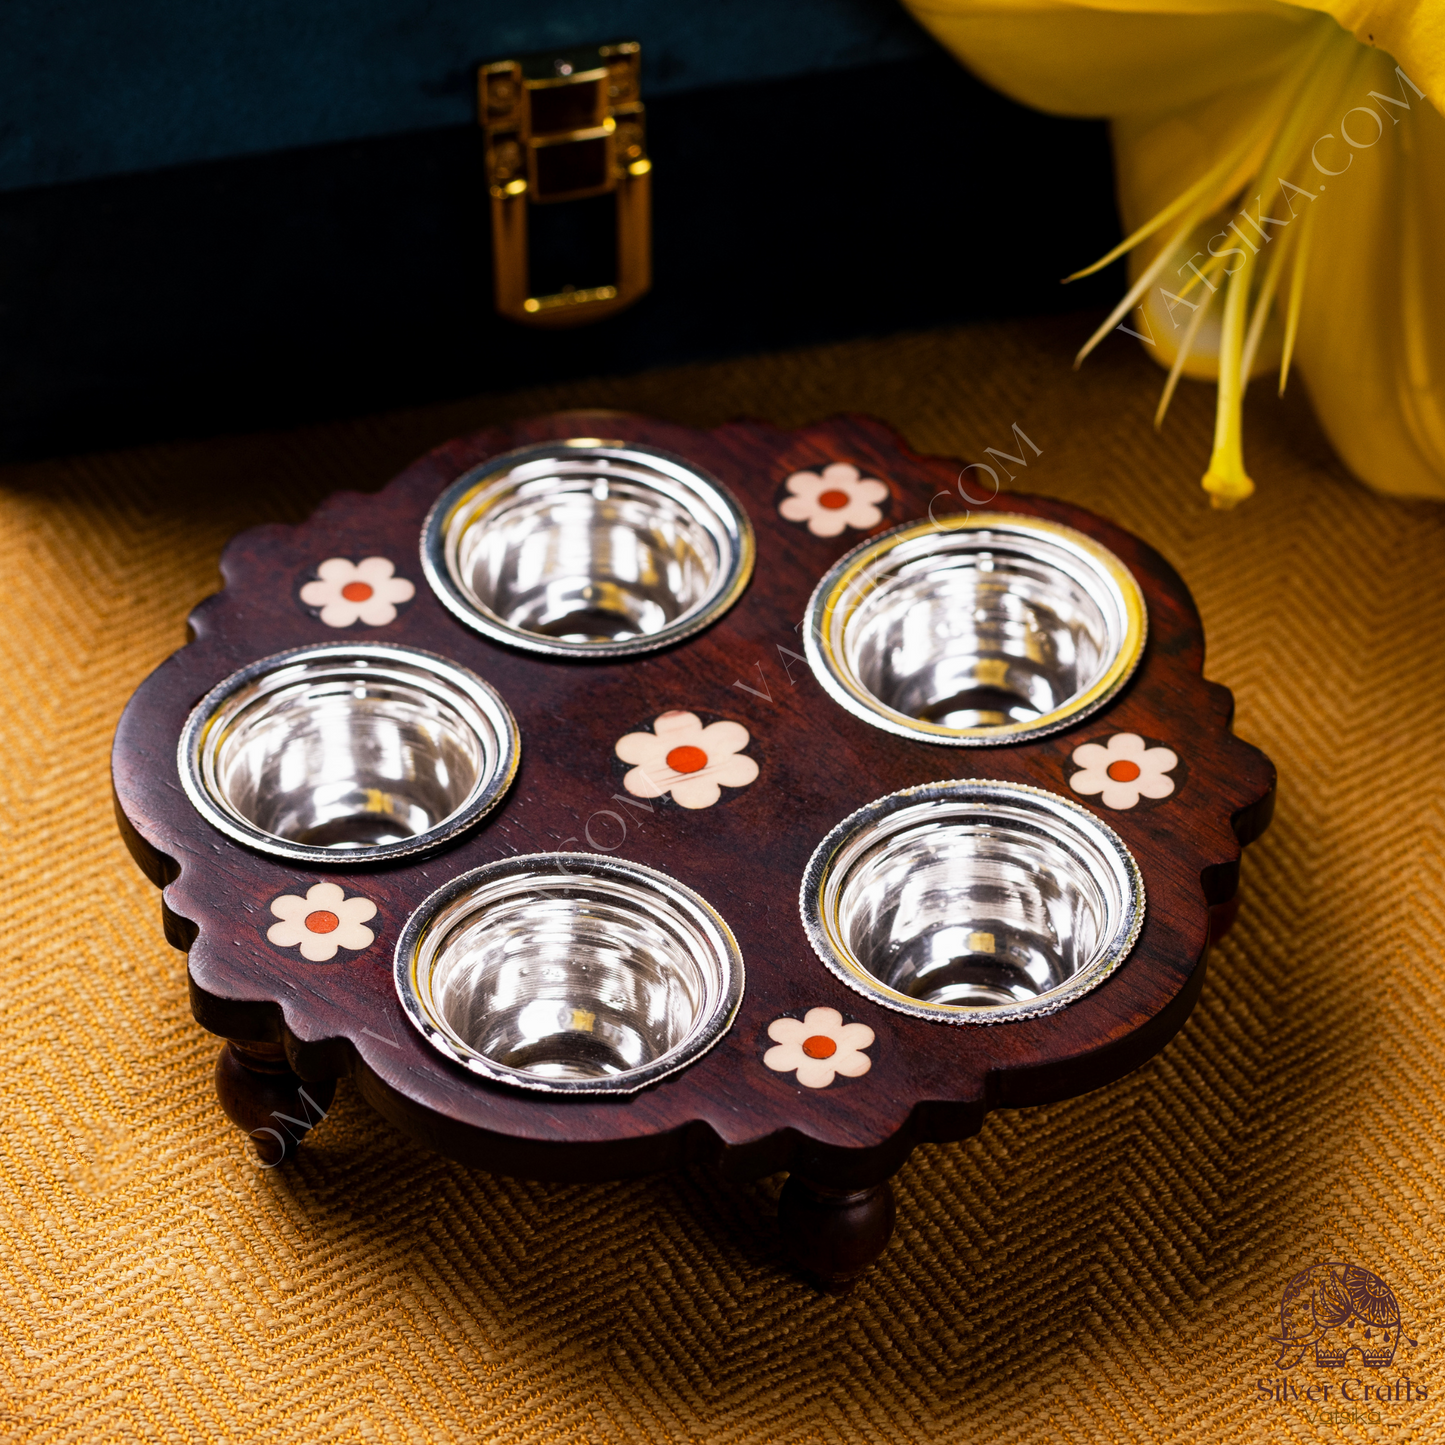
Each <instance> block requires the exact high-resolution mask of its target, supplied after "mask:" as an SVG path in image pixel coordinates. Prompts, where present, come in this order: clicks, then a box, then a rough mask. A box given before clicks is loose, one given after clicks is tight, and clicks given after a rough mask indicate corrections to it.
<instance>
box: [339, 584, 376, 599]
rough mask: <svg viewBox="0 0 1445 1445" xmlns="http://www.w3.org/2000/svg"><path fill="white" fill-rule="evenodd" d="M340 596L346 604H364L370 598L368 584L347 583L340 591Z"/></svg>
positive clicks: (369, 585)
mask: <svg viewBox="0 0 1445 1445" xmlns="http://www.w3.org/2000/svg"><path fill="white" fill-rule="evenodd" d="M341 595H342V596H343V597H344V598H346V600H347V601H348V602H365V601H366V599H367V598H368V597H370V596H371V583H370V582H348V583H347V584H346V586H345V587H343V588H342V589H341Z"/></svg>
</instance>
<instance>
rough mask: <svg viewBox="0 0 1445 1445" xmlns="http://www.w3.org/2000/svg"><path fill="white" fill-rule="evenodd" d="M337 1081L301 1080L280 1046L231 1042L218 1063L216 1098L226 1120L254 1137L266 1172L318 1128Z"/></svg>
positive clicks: (329, 1104)
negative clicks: (293, 1070) (294, 1072)
mask: <svg viewBox="0 0 1445 1445" xmlns="http://www.w3.org/2000/svg"><path fill="white" fill-rule="evenodd" d="M335 1095H336V1080H335V1079H323V1080H319V1081H309V1080H308V1081H303V1080H302V1079H300V1078H299V1077H298V1076H297V1075H296V1074H293V1073H292V1072H291V1066H290V1065H289V1064H288V1063H287V1062H286V1053H285V1050H284V1049H282V1047H281V1045H280V1044H257V1043H239V1042H237V1041H235V1040H231V1041H229V1042H228V1043H227V1044H226V1046H225V1047H224V1048H223V1049H222V1050H221V1056H220V1058H218V1059H217V1060H216V1096H217V1098H219V1099H220V1101H221V1108H222V1109H223V1110H224V1111H225V1115H226V1117H227V1118H228V1119H229V1120H230V1121H231V1122H232V1123H233V1124H235V1125H236V1126H237V1127H238V1128H241V1129H244V1130H245V1131H246V1133H247V1134H249V1135H250V1136H251V1141H252V1143H254V1144H255V1146H256V1153H257V1155H258V1156H259V1158H260V1160H261V1167H262V1168H263V1169H274V1168H275V1167H276V1165H278V1164H280V1163H281V1162H282V1161H283V1160H286V1159H289V1158H290V1157H291V1156H292V1155H293V1154H294V1153H295V1152H296V1148H297V1145H299V1144H300V1142H301V1140H302V1139H303V1138H304V1137H305V1135H306V1134H307V1132H308V1131H309V1130H311V1129H312V1128H314V1127H315V1126H316V1125H317V1124H319V1123H320V1122H321V1121H322V1120H323V1119H324V1118H325V1117H326V1111H327V1110H328V1109H329V1108H330V1107H331V1100H332V1099H333V1098H334V1097H335Z"/></svg>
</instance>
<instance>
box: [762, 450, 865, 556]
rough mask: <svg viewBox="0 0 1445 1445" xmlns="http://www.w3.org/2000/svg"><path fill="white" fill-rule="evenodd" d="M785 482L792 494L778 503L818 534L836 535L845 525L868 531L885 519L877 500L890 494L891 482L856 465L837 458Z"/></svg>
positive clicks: (784, 513) (786, 514) (783, 511)
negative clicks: (867, 474) (862, 473)
mask: <svg viewBox="0 0 1445 1445" xmlns="http://www.w3.org/2000/svg"><path fill="white" fill-rule="evenodd" d="M786 486H787V488H788V491H789V492H790V493H792V495H791V496H788V497H784V498H783V500H782V501H781V502H780V503H779V504H778V512H779V513H780V514H781V515H782V516H784V517H786V518H787V519H788V521H790V522H806V523H807V524H808V530H809V531H810V532H811V533H812V534H813V535H814V536H815V537H836V536H837V535H838V533H839V532H841V531H842V530H843V529H844V527H857V528H858V529H859V531H863V532H866V531H867V530H868V529H869V528H870V527H876V526H877V525H878V524H879V522H881V521H882V520H883V512H882V510H881V509H880V508H879V507H878V506H877V503H879V502H881V501H883V500H885V499H886V497H887V496H888V485H887V483H886V482H880V481H879V480H878V479H877V478H876V477H864V476H860V475H859V472H858V468H857V467H853V466H849V465H848V463H847V462H834V463H833V464H832V465H831V466H827V467H824V468H823V472H822V475H821V476H820V475H819V474H818V473H817V472H794V473H793V475H792V476H791V477H789V478H788V480H787V483H786Z"/></svg>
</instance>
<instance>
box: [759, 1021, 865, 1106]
mask: <svg viewBox="0 0 1445 1445" xmlns="http://www.w3.org/2000/svg"><path fill="white" fill-rule="evenodd" d="M768 1037H769V1038H770V1039H772V1041H773V1043H774V1044H775V1045H776V1047H775V1048H771V1049H769V1050H768V1051H767V1053H765V1054H764V1055H763V1063H764V1064H766V1065H767V1067H768V1068H770V1069H772V1070H773V1071H774V1072H775V1073H779V1074H791V1073H792V1072H793V1071H794V1070H796V1071H797V1074H798V1082H799V1083H800V1084H802V1085H803V1087H804V1088H805V1089H826V1088H827V1087H828V1085H829V1084H831V1083H832V1082H833V1077H834V1075H836V1074H842V1075H843V1076H844V1078H848V1079H856V1078H858V1077H859V1076H860V1075H862V1074H866V1073H867V1072H868V1070H869V1069H871V1068H872V1067H873V1060H872V1059H870V1058H869V1057H868V1055H867V1054H865V1053H863V1052H862V1051H863V1050H864V1049H866V1048H867V1047H868V1046H869V1045H870V1044H871V1043H872V1042H873V1030H872V1029H870V1028H869V1027H868V1025H867V1024H845V1023H844V1022H843V1015H842V1014H840V1013H839V1012H838V1010H837V1009H835V1008H810V1009H809V1010H808V1012H807V1013H805V1014H804V1015H803V1017H802V1018H801V1019H790V1018H782V1019H774V1020H773V1021H772V1023H770V1024H769V1025H768Z"/></svg>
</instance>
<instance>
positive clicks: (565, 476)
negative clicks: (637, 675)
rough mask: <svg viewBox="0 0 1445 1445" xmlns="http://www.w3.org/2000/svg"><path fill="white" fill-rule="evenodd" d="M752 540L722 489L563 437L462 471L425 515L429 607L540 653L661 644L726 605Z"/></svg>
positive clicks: (691, 474)
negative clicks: (433, 602) (433, 595)
mask: <svg viewBox="0 0 1445 1445" xmlns="http://www.w3.org/2000/svg"><path fill="white" fill-rule="evenodd" d="M753 550H754V547H753V535H752V529H751V527H750V525H749V523H748V520H747V517H746V515H745V514H744V512H743V510H742V508H741V507H739V505H738V504H737V502H736V500H734V498H733V497H732V495H731V494H730V493H729V492H728V491H727V490H726V488H724V487H723V486H722V484H721V483H720V482H718V481H716V480H715V479H714V478H712V477H710V476H708V475H707V474H706V473H705V472H703V471H701V470H700V469H699V468H697V467H696V466H694V465H692V464H691V463H689V462H685V461H683V460H682V459H680V458H678V457H672V456H669V455H667V454H666V453H663V452H659V451H654V450H652V449H650V448H647V447H640V446H634V445H631V444H624V443H621V442H601V441H595V440H591V439H574V440H571V441H563V442H556V443H552V444H549V445H546V446H538V447H528V448H524V449H523V450H521V451H517V452H512V453H509V454H508V455H507V456H504V457H497V458H494V459H493V460H492V461H489V462H486V463H484V464H483V465H482V466H480V467H477V468H474V469H473V470H472V471H470V472H468V473H467V474H466V475H465V476H463V477H462V478H460V479H459V480H458V481H457V482H456V483H455V484H453V486H451V487H450V488H448V490H447V491H446V492H445V493H444V494H443V496H442V497H441V498H440V500H439V501H438V502H437V504H436V506H435V507H434V508H433V509H432V512H431V514H430V516H429V517H428V518H427V522H426V527H425V531H424V534H423V542H422V561H423V567H424V570H425V572H426V575H427V579H428V581H429V582H430V583H431V585H432V587H433V588H434V589H435V591H436V592H437V594H438V596H439V597H440V598H441V600H442V601H443V602H444V603H445V604H446V605H447V606H448V607H449V608H450V609H451V610H452V611H453V612H454V613H455V614H456V615H457V616H458V617H460V618H461V620H462V621H463V622H465V623H467V625H468V626H471V627H474V628H476V629H477V630H478V631H480V632H483V633H485V634H487V635H488V636H490V637H493V638H495V639H497V640H498V641H502V642H507V643H510V644H512V645H514V646H518V647H523V648H527V649H529V650H530V651H533V652H542V653H547V654H551V655H573V654H581V655H586V656H622V655H626V654H628V653H633V652H646V651H650V650H652V649H654V648H658V647H664V646H666V645H667V644H669V643H671V642H674V641H676V640H677V639H678V638H680V637H684V636H687V635H688V634H690V633H692V632H695V631H697V630H698V629H699V628H700V627H703V626H705V625H707V623H709V622H710V621H712V620H713V619H714V618H716V617H717V616H719V615H720V614H721V613H722V612H723V611H725V610H726V609H727V608H728V607H730V606H731V605H732V604H733V603H734V602H735V601H736V600H737V598H738V597H739V596H740V595H741V593H742V590H743V588H744V587H745V586H746V585H747V581H748V578H749V576H750V575H751V573H752V566H753Z"/></svg>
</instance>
